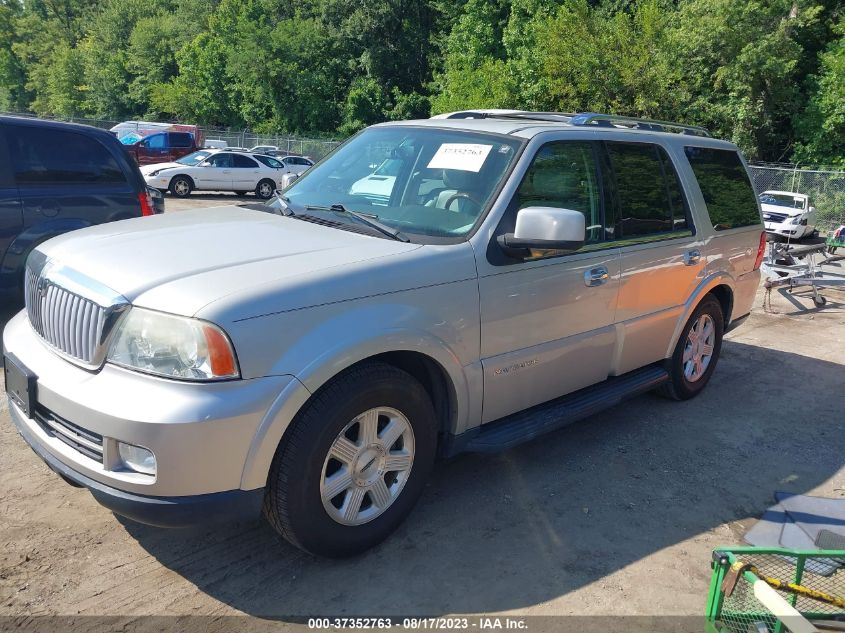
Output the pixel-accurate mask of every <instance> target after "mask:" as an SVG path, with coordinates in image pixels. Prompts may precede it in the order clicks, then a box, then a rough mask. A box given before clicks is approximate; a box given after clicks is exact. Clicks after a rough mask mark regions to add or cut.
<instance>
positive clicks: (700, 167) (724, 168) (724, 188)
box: [684, 147, 761, 231]
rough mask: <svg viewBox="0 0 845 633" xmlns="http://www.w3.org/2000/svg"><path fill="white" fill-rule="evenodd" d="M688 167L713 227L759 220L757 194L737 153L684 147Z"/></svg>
mask: <svg viewBox="0 0 845 633" xmlns="http://www.w3.org/2000/svg"><path fill="white" fill-rule="evenodd" d="M684 151H685V152H686V155H687V158H688V159H689V163H690V165H691V166H692V171H693V173H694V174H695V178H696V180H698V186H699V188H700V189H701V194H702V195H703V196H704V202H705V204H706V205H707V212H708V213H709V214H710V222H712V223H713V228H714V229H716V230H717V231H726V230H728V229H736V228H740V227H743V226H756V225H758V224H760V223H761V220H760V211H759V209H758V207H757V196H756V195H755V193H754V187H753V186H752V185H751V180H750V179H749V178H748V172H747V171H746V169H745V165H743V164H742V160H741V159H740V157H739V154H738V153H737V152H736V151H734V150H726V149H714V148H711V147H685V148H684Z"/></svg>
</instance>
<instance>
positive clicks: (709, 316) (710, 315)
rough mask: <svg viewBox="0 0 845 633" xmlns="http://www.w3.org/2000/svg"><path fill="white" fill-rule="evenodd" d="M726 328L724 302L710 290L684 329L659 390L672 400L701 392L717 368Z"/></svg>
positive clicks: (683, 398)
mask: <svg viewBox="0 0 845 633" xmlns="http://www.w3.org/2000/svg"><path fill="white" fill-rule="evenodd" d="M724 331H725V319H724V315H723V313H722V304H721V303H719V300H718V299H716V297H714V296H713V295H711V294H708V295H707V296H705V297H704V299H702V300H701V303H699V304H698V306H697V307H696V308H695V311H694V312H693V313H692V316H690V318H689V320H688V321H687V323H686V325H684V329H683V330H681V336H680V337H679V338H678V344H677V345H676V346H675V351H674V353H673V354H672V357H671V358H669V359H667V361H666V369H667V370H668V371H669V382H667V383H665V384H663V385H662V386H661V387H659V388H658V390H657V392H658V393H659V394H661V395H663V396H665V397H667V398H671V399H673V400H689V399H690V398H693V397H695V396H697V395H698V394H699V393H701V391H702V390H703V389H704V387H706V386H707V383H708V381H709V380H710V376H712V375H713V371H714V370H715V369H716V363H717V362H718V360H719V353H720V352H721V351H722V336H723V334H724Z"/></svg>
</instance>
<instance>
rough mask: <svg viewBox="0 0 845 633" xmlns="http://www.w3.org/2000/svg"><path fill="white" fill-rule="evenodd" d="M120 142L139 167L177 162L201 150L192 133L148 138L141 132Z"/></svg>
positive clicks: (156, 133)
mask: <svg viewBox="0 0 845 633" xmlns="http://www.w3.org/2000/svg"><path fill="white" fill-rule="evenodd" d="M120 142H121V143H123V146H124V147H125V148H126V152H127V153H128V154H129V155H130V156H132V158H134V159H135V162H136V163H138V164H139V165H152V164H155V163H163V162H167V161H173V160H177V159H179V158H182V157H183V156H187V155H188V154H191V153H193V152H195V151H197V149H199V148H198V146H197V143H196V140H195V138H194V135H193V134H191V133H190V132H154V133H152V134H147V135H146V136H141V133H140V132H138V133H131V134H128V135H126V136H124V137H122V138H121V139H120Z"/></svg>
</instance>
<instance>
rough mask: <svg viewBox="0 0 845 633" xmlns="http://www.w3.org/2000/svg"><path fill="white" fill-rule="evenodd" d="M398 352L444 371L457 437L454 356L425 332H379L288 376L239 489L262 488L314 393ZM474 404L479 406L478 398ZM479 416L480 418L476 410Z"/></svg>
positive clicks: (461, 403) (464, 393)
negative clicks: (292, 426) (294, 422)
mask: <svg viewBox="0 0 845 633" xmlns="http://www.w3.org/2000/svg"><path fill="white" fill-rule="evenodd" d="M401 351H412V352H417V353H421V354H424V355H425V356H428V357H429V358H430V359H431V360H433V361H435V362H436V363H437V364H438V365H440V367H441V368H442V369H443V370H444V371H445V372H446V375H447V376H448V382H449V383H451V384H449V385H447V387H448V388H450V389H451V390H452V397H453V398H454V399H455V404H456V408H457V411H456V416H455V418H454V419H453V421H452V428H451V429H450V432H451V433H453V434H457V433H459V432H460V430H459V429H461V430H464V429H466V420H467V417H468V411H469V399H470V394H469V384H468V380H467V377H466V375H465V373H464V371H463V370H462V368H461V367H460V365H459V363H458V360H457V358H456V357H455V355H454V354H453V353H452V352H451V351H450V350H449V349H448V347H447V346H446V345H445V343H443V342H442V341H440V340H438V339H436V338H435V337H433V336H431V335H430V334H428V333H425V332H414V331H408V330H399V329H396V330H392V331H389V332H383V333H382V336H380V337H379V338H378V339H369V340H357V341H355V342H353V341H349V343H348V344H346V345H339V344H338V345H335V346H334V347H331V348H327V349H325V350H323V353H322V354H320V355H319V356H317V357H315V358H314V361H313V362H312V363H310V364H309V365H308V366H307V367H305V368H303V370H302V372H301V373H300V375H298V376H291V381H290V382H289V383H288V384H287V386H286V387H285V388H284V389H283V390H282V392H281V393H280V394H279V397H278V398H277V399H276V400H275V401H274V403H273V405H272V406H271V407H270V409H269V411H268V412H267V415H266V416H265V418H264V420H263V421H262V423H261V426H260V427H259V429H258V430H257V431H256V434H255V437H254V438H253V440H252V444H251V446H250V450H249V454H248V455H247V460H246V463H245V464H244V472H243V476H242V479H241V488H242V489H243V490H251V489H253V488H258V487H262V486H264V485H266V482H267V473H268V472H269V471H270V466H271V463H272V461H273V456H274V455H275V453H276V447H277V446H278V445H279V442H281V440H282V438H283V437H284V434H285V432H286V431H287V429H288V427H289V426H290V423H291V421H292V420H293V418H294V417H295V416H296V414H297V413H298V412H299V410H300V409H301V408H302V407H303V405H305V403H306V402H307V401H308V399H309V398H310V397H311V395H312V394H313V393H314V392H315V391H317V389H319V388H320V387H321V386H323V385H324V384H325V383H326V382H328V381H329V380H331V379H332V378H333V377H334V376H336V375H337V374H339V373H340V372H342V371H343V370H344V369H348V368H349V367H351V366H352V365H354V364H356V363H358V362H360V361H362V360H366V359H367V358H371V357H373V356H376V355H378V354H382V353H387V352H401ZM475 384H476V386H477V388H478V389H480V388H481V378H480V372H479V376H478V380H477V381H475ZM479 395H480V394H479ZM476 402H480V397H479V398H477V399H476ZM478 414H479V415H480V407H479V411H478Z"/></svg>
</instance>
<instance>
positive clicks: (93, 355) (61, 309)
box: [24, 251, 129, 368]
mask: <svg viewBox="0 0 845 633" xmlns="http://www.w3.org/2000/svg"><path fill="white" fill-rule="evenodd" d="M24 292H25V302H26V311H27V315H28V316H29V322H30V323H31V324H32V328H33V329H34V330H35V331H36V332H37V333H38V335H39V336H40V337H41V338H42V339H44V341H45V342H46V343H47V344H48V345H50V346H51V347H52V348H53V349H55V350H56V351H57V352H58V353H60V354H62V355H63V356H65V357H66V358H67V359H69V360H71V361H73V362H76V363H77V364H79V365H83V366H86V367H89V368H96V367H99V366H100V365H102V363H103V361H104V360H105V353H106V344H107V340H108V336H109V333H110V331H111V330H112V329H113V328H114V324H115V323H116V322H117V319H118V318H119V317H120V315H121V314H122V313H123V312H124V311H125V310H126V309H127V308H128V307H129V302H128V301H127V300H126V299H125V298H124V297H122V296H121V295H119V294H118V293H116V292H114V291H113V290H111V289H109V288H106V287H105V286H103V285H102V284H100V283H98V282H96V281H94V280H92V279H89V278H87V277H85V276H84V275H80V274H79V273H77V272H75V271H73V270H71V269H68V268H66V267H63V266H61V265H60V264H57V263H55V262H53V261H51V260H49V259H48V258H47V257H45V256H44V255H43V254H42V253H40V252H39V251H34V252H33V253H32V254H31V255H30V256H29V259H28V260H27V265H26V270H25V273H24Z"/></svg>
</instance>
